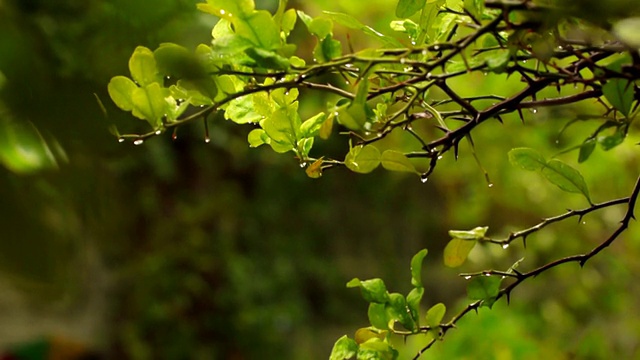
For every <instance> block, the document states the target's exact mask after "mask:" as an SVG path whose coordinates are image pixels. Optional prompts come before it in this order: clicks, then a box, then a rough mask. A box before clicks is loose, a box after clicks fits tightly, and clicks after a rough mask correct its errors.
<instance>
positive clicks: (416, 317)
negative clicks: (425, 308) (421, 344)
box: [407, 286, 424, 326]
mask: <svg viewBox="0 0 640 360" xmlns="http://www.w3.org/2000/svg"><path fill="white" fill-rule="evenodd" d="M422 296H424V288H423V287H422V286H419V287H415V288H413V289H412V290H411V291H409V294H407V307H408V308H409V311H410V312H411V317H412V318H413V321H415V323H416V326H420V302H421V301H422Z"/></svg>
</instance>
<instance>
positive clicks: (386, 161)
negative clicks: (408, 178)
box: [380, 150, 418, 174]
mask: <svg viewBox="0 0 640 360" xmlns="http://www.w3.org/2000/svg"><path fill="white" fill-rule="evenodd" d="M380 162H381V163H382V167H384V168H385V169H387V170H389V171H405V172H410V173H415V174H418V171H417V170H416V168H415V166H413V163H411V161H409V158H407V157H406V156H405V155H404V154H403V153H401V152H399V151H396V150H385V151H384V152H383V153H382V157H381V159H380Z"/></svg>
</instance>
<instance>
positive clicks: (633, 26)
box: [613, 17, 640, 49]
mask: <svg viewBox="0 0 640 360" xmlns="http://www.w3.org/2000/svg"><path fill="white" fill-rule="evenodd" d="M613 33H614V34H615V35H616V36H617V37H618V39H620V40H621V41H622V42H624V43H625V44H627V45H629V46H631V47H634V48H636V49H640V17H629V18H626V19H622V20H619V21H617V22H616V23H615V24H614V25H613Z"/></svg>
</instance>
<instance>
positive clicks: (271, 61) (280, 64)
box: [244, 47, 290, 70]
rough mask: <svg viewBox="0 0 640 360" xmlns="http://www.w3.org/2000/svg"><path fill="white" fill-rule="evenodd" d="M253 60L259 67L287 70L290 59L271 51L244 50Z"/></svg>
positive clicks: (251, 48)
mask: <svg viewBox="0 0 640 360" xmlns="http://www.w3.org/2000/svg"><path fill="white" fill-rule="evenodd" d="M244 52H245V54H247V55H248V56H249V57H250V58H252V59H253V60H254V61H255V62H256V65H257V66H258V67H261V68H264V69H274V70H286V69H288V68H289V65H290V64H289V59H287V58H285V57H283V56H280V55H278V54H276V53H275V52H273V51H270V50H264V49H260V48H256V47H250V48H247V49H245V50H244Z"/></svg>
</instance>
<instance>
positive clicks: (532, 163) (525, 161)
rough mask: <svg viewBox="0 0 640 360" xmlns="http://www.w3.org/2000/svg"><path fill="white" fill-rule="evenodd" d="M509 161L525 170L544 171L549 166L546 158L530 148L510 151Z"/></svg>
mask: <svg viewBox="0 0 640 360" xmlns="http://www.w3.org/2000/svg"><path fill="white" fill-rule="evenodd" d="M509 161H510V162H511V163H512V164H513V165H516V166H519V167H521V168H523V169H525V170H542V168H543V167H544V166H545V165H546V164H547V161H546V160H545V158H544V157H543V156H542V155H541V154H540V153H539V152H538V151H536V150H534V149H530V148H515V149H511V150H510V151H509Z"/></svg>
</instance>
